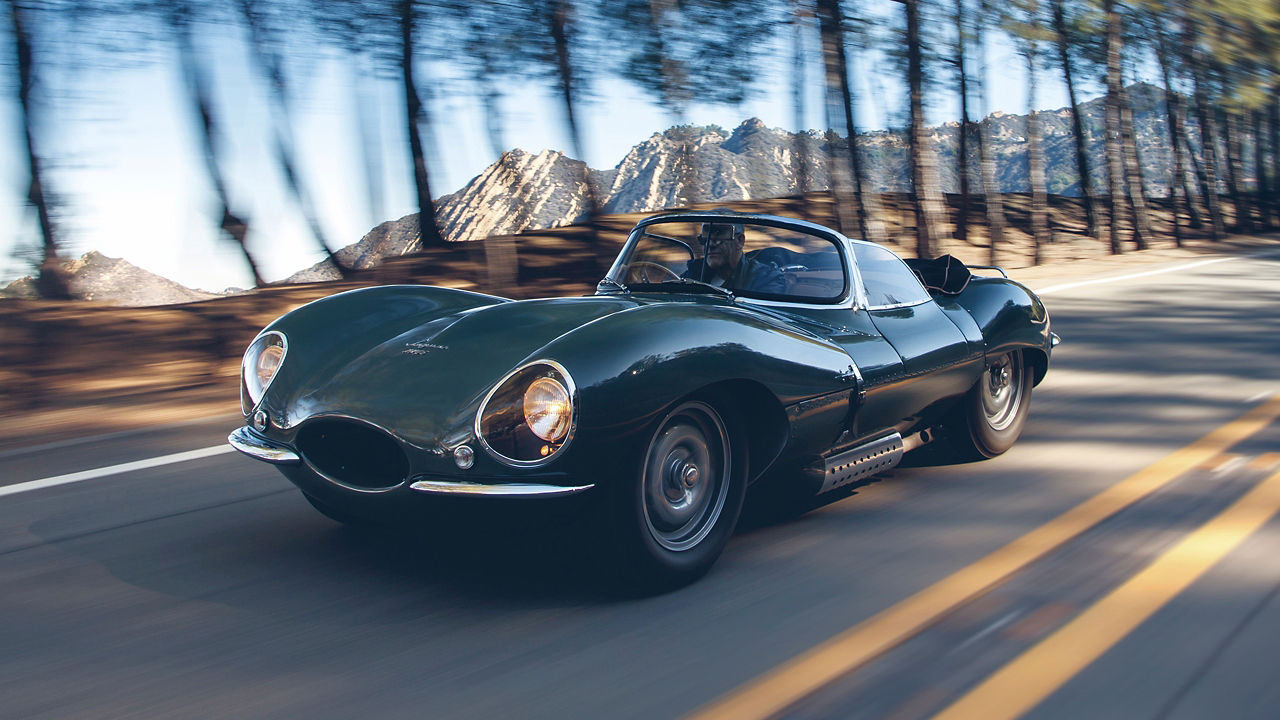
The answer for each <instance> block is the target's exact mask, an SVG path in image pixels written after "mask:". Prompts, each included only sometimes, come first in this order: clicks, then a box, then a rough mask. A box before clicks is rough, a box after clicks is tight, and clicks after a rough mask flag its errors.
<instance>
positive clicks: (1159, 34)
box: [1146, 15, 1200, 247]
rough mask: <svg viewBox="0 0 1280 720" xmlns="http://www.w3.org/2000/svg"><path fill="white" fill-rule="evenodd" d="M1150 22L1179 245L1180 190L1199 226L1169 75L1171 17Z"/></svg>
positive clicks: (1194, 224) (1177, 104)
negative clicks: (1169, 154) (1161, 82)
mask: <svg viewBox="0 0 1280 720" xmlns="http://www.w3.org/2000/svg"><path fill="white" fill-rule="evenodd" d="M1146 18H1147V19H1148V20H1149V21H1150V22H1149V23H1148V25H1147V29H1148V31H1149V32H1151V34H1152V35H1153V36H1154V38H1155V47H1156V59H1157V62H1158V63H1159V65H1160V74H1161V77H1162V78H1163V80H1164V108H1165V128H1166V130H1167V131H1168V134H1169V149H1170V151H1171V152H1172V153H1173V175H1172V177H1170V179H1169V207H1170V212H1171V213H1172V215H1173V241H1174V244H1176V245H1178V246H1179V247H1181V246H1182V222H1181V218H1180V216H1179V213H1178V191H1179V190H1181V191H1182V199H1183V201H1184V204H1185V206H1186V208H1187V216H1188V217H1189V218H1190V221H1191V226H1192V227H1199V226H1200V214H1199V211H1198V210H1196V205H1195V202H1194V201H1193V200H1192V196H1193V195H1194V193H1192V192H1191V186H1190V183H1189V182H1188V180H1187V166H1186V152H1185V151H1184V147H1185V143H1184V142H1183V141H1182V138H1183V134H1184V128H1183V123H1182V115H1183V110H1182V101H1181V96H1180V95H1179V94H1178V93H1177V92H1176V91H1175V90H1174V88H1173V73H1172V69H1171V62H1170V58H1169V54H1170V51H1169V44H1170V42H1171V40H1170V37H1169V32H1168V30H1167V29H1166V28H1167V25H1166V23H1167V22H1169V21H1171V20H1174V19H1175V18H1172V17H1171V18H1167V19H1164V18H1161V17H1159V16H1153V15H1147V16H1146Z"/></svg>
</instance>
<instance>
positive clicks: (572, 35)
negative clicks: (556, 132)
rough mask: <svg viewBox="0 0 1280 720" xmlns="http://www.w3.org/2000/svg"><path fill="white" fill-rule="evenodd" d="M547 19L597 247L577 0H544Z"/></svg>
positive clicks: (590, 229)
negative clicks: (576, 60)
mask: <svg viewBox="0 0 1280 720" xmlns="http://www.w3.org/2000/svg"><path fill="white" fill-rule="evenodd" d="M541 2H542V5H541V7H540V8H539V9H540V10H541V13H542V16H543V18H544V19H545V20H546V21H547V24H548V26H549V30H550V37H551V39H552V42H553V47H554V62H555V68H556V76H557V78H558V80H559V83H558V89H559V91H560V99H561V101H562V102H563V103H564V114H565V123H566V125H567V126H568V129H569V138H570V142H571V143H572V144H573V152H574V157H576V158H578V159H581V160H584V164H583V176H582V183H583V186H584V187H585V188H586V194H587V228H588V235H587V239H588V242H589V243H590V244H591V245H592V247H595V246H596V245H597V244H598V243H599V239H600V238H599V223H600V198H599V196H598V195H597V193H596V187H595V185H594V184H593V183H592V182H591V176H590V170H589V168H587V166H586V164H585V158H586V153H585V152H584V150H585V147H586V145H585V144H584V143H583V141H582V131H581V128H580V127H579V125H578V120H577V103H578V97H579V94H580V93H581V88H580V87H579V86H580V85H581V84H583V83H582V81H581V80H579V79H578V74H577V73H575V70H574V64H573V56H572V55H571V48H572V45H573V43H574V42H575V41H576V40H577V31H578V27H577V24H576V23H577V17H576V16H575V14H574V6H573V0H541Z"/></svg>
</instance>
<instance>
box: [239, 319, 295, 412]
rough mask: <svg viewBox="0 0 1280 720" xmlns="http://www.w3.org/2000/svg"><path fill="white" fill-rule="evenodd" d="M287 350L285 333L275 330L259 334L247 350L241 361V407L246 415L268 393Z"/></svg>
mask: <svg viewBox="0 0 1280 720" xmlns="http://www.w3.org/2000/svg"><path fill="white" fill-rule="evenodd" d="M287 351H288V343H287V342H286V341H285V338H284V335H282V334H281V333H278V332H275V331H271V332H267V333H263V334H262V335H259V336H258V337H257V338H256V339H255V340H254V341H253V343H251V344H250V345H249V349H248V350H246V351H245V353H244V360H243V362H241V363H240V378H241V382H240V409H241V410H242V411H244V414H245V415H248V414H249V413H251V412H253V408H254V407H256V406H257V405H258V403H259V402H260V401H261V400H262V396H263V395H265V394H266V392H267V388H268V387H270V385H271V381H272V380H274V379H275V377H276V373H278V372H279V371H280V366H281V365H282V364H283V363H284V356H285V353H286V352H287Z"/></svg>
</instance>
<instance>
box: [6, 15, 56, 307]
mask: <svg viewBox="0 0 1280 720" xmlns="http://www.w3.org/2000/svg"><path fill="white" fill-rule="evenodd" d="M9 11H10V13H9V17H10V21H11V22H12V25H13V36H14V40H15V41H14V46H15V48H14V49H15V50H16V51H17V60H18V104H19V105H20V106H21V110H22V114H21V118H20V120H19V122H21V123H22V136H23V140H24V143H25V144H24V149H25V150H26V153H27V156H26V161H27V173H28V177H29V179H30V182H29V183H28V184H27V201H28V202H30V203H31V204H32V205H33V206H35V209H36V217H37V218H38V219H39V221H40V238H41V240H42V253H41V255H42V258H41V261H40V267H39V270H38V273H37V275H36V292H37V293H38V294H39V295H40V297H42V298H46V299H49V300H70V299H71V287H70V282H69V280H68V278H67V273H66V270H65V269H63V267H62V259H61V258H60V257H58V236H57V230H56V229H55V228H54V225H53V217H52V216H51V215H50V213H49V203H48V200H47V199H46V198H45V195H44V174H43V172H42V169H41V164H42V163H41V160H40V154H39V153H38V152H36V145H35V139H34V138H33V137H32V136H31V121H32V109H31V86H32V64H33V60H32V51H31V37H30V36H29V35H27V29H26V25H25V24H24V18H23V17H22V13H23V12H25V10H23V9H22V8H20V7H19V6H18V2H17V1H16V0H11V2H10V3H9Z"/></svg>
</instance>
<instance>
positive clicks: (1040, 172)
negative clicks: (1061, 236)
mask: <svg viewBox="0 0 1280 720" xmlns="http://www.w3.org/2000/svg"><path fill="white" fill-rule="evenodd" d="M1026 59H1027V106H1028V112H1027V163H1028V165H1029V167H1028V170H1029V175H1030V177H1031V248H1032V250H1031V262H1032V264H1033V265H1039V264H1040V253H1041V249H1042V248H1043V247H1044V246H1045V244H1047V243H1048V242H1049V239H1050V235H1049V232H1050V231H1049V198H1048V191H1047V189H1046V187H1045V179H1044V176H1045V170H1044V145H1043V144H1042V143H1041V140H1040V113H1038V112H1036V43H1035V41H1034V40H1032V41H1029V42H1028V47H1027V52H1026Z"/></svg>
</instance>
